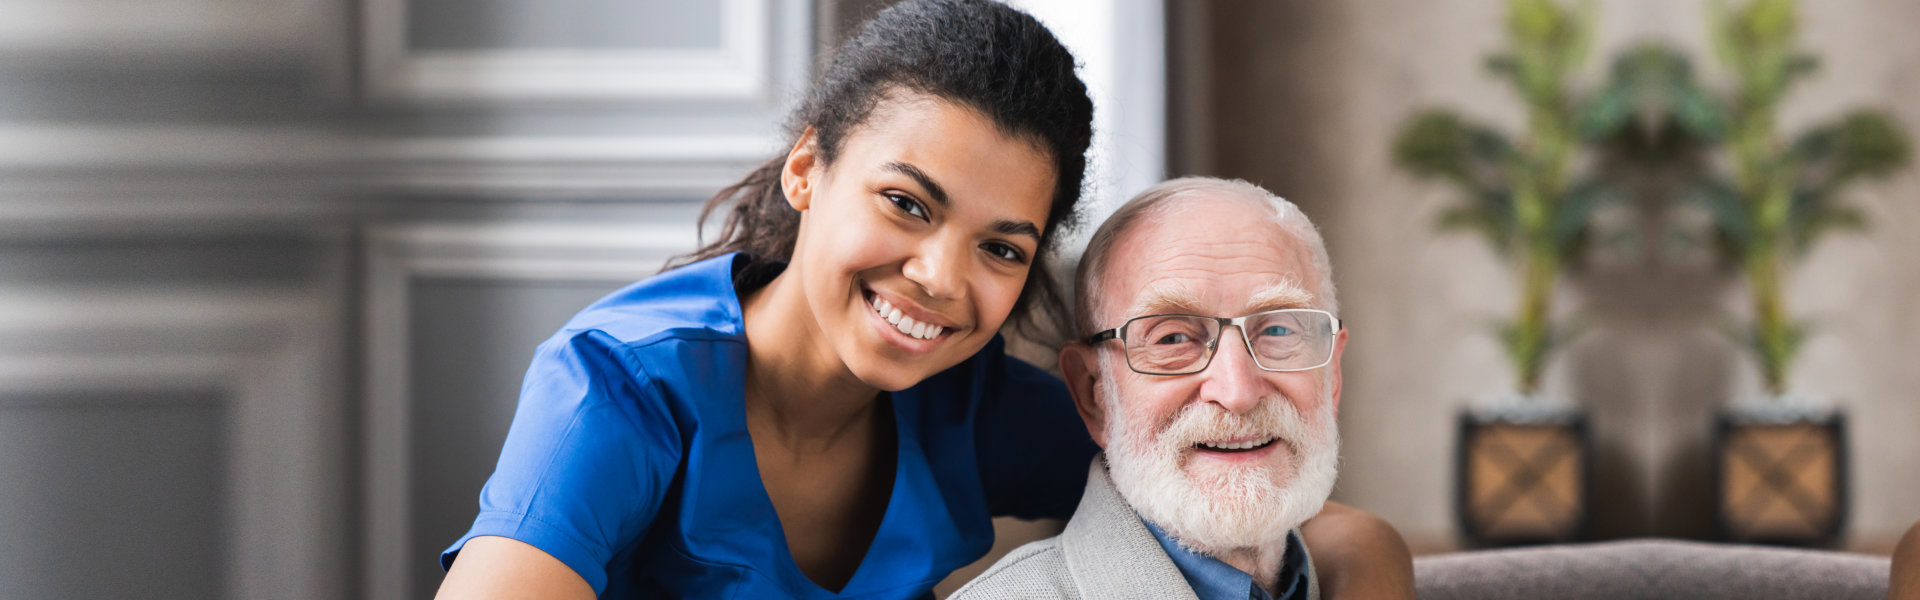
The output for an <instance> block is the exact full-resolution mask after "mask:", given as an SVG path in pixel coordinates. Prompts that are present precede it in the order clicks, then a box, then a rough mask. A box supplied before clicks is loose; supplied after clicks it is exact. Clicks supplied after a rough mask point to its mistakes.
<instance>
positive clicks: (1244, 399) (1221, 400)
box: [1200, 326, 1264, 414]
mask: <svg viewBox="0 0 1920 600" xmlns="http://www.w3.org/2000/svg"><path fill="white" fill-rule="evenodd" d="M1200 375H1201V376H1202V377H1204V378H1205V380H1204V381H1202V382H1201V384H1200V399H1201V400H1203V401H1206V402H1212V403H1214V404H1218V405H1220V407H1221V408H1224V409H1226V410H1227V412H1231V413H1233V414H1245V413H1246V412H1248V411H1251V410H1253V409H1254V408H1255V407H1258V406H1260V398H1261V397H1262V396H1263V395H1264V394H1262V383H1261V379H1260V366H1259V365H1256V364H1254V362H1253V354H1252V353H1251V352H1249V351H1248V350H1247V341H1246V338H1245V337H1243V336H1242V335H1241V334H1240V329H1239V327H1238V326H1229V327H1228V328H1226V329H1222V330H1220V342H1219V345H1218V346H1217V347H1216V348H1215V349H1214V352H1213V362H1212V363H1210V364H1208V365H1207V369H1206V370H1205V371H1201V372H1200Z"/></svg>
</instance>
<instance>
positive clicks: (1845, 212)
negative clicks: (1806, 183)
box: [1788, 191, 1867, 256]
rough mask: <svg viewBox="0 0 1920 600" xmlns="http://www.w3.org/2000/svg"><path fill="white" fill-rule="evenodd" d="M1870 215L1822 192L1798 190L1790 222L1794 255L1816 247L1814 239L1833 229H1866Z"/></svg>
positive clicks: (1799, 254) (1801, 254)
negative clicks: (1821, 193) (1801, 191)
mask: <svg viewBox="0 0 1920 600" xmlns="http://www.w3.org/2000/svg"><path fill="white" fill-rule="evenodd" d="M1866 227H1867V217H1866V215H1865V214H1863V213H1861V212H1860V211H1859V210H1858V209H1855V208H1852V207H1847V206H1837V205H1834V204H1833V203H1832V202H1831V201H1830V200H1828V199H1825V198H1821V195H1820V194H1817V193H1813V192H1810V191H1809V192H1803V193H1796V194H1794V202H1793V215H1792V218H1791V220H1790V221H1789V222H1788V228H1789V230H1788V232H1789V234H1790V235H1791V236H1792V241H1793V249H1794V255H1796V256H1804V255H1805V254H1806V253H1807V252H1808V251H1809V250H1812V249H1813V244H1814V242H1818V241H1820V238H1821V237H1822V236H1824V235H1826V234H1827V233H1829V232H1834V231H1859V230H1862V229H1866Z"/></svg>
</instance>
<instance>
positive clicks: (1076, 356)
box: [1060, 342, 1107, 449]
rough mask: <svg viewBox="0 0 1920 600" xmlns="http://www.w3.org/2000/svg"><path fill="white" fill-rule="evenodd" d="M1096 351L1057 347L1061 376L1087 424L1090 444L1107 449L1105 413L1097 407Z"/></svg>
mask: <svg viewBox="0 0 1920 600" xmlns="http://www.w3.org/2000/svg"><path fill="white" fill-rule="evenodd" d="M1098 351H1099V349H1098V348H1095V347H1093V346H1089V345H1086V344H1082V343H1080V342H1067V345H1065V346H1061V347H1060V375H1061V377H1062V378H1063V379H1066V380H1067V393H1068V394H1072V395H1073V408H1074V410H1077V411H1080V420H1081V421H1083V422H1085V423H1086V424H1087V435H1090V436H1093V443H1095V444H1099V445H1100V447H1101V448H1103V449H1104V448H1106V447H1107V412H1106V407H1104V406H1101V404H1100V390H1099V385H1100V369H1099V367H1100V364H1099V362H1100V357H1098V356H1096V355H1095V354H1094V353H1095V352H1098Z"/></svg>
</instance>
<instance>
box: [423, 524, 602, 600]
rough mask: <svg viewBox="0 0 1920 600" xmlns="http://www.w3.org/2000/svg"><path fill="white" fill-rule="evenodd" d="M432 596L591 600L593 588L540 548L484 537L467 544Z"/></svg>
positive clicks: (505, 539)
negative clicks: (438, 591)
mask: <svg viewBox="0 0 1920 600" xmlns="http://www.w3.org/2000/svg"><path fill="white" fill-rule="evenodd" d="M434 598H437V599H456V598H457V599H460V600H467V599H470V598H471V599H476V600H509V599H511V600H534V599H540V600H593V586H590V585H587V580H585V579H581V578H580V575H579V574H578V573H574V572H573V569H571V568H568V567H567V564H566V563H563V562H560V559H557V558H554V557H553V556H552V555H550V554H547V553H546V552H542V551H540V549H539V548H535V547H533V546H530V545H527V544H526V543H525V542H522V541H520V540H516V539H512V538H503V537H498V536H491V535H486V536H480V537H476V538H473V539H471V540H467V544H466V546H465V547H463V548H461V550H460V557H459V559H457V560H455V561H453V568H451V569H448V570H447V578H446V579H443V580H441V581H440V593H439V594H436V595H435V596H434Z"/></svg>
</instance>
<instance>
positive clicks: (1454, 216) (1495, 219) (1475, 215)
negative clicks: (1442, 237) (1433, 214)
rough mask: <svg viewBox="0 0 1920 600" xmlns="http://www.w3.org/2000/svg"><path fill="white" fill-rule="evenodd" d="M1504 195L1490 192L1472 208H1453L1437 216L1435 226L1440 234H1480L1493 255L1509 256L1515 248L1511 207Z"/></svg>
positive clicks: (1471, 206) (1471, 205)
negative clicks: (1444, 232) (1463, 232)
mask: <svg viewBox="0 0 1920 600" xmlns="http://www.w3.org/2000/svg"><path fill="white" fill-rule="evenodd" d="M1512 204H1513V202H1512V200H1511V197H1510V196H1509V195H1508V194H1507V193H1506V192H1505V191H1494V190H1490V191H1487V192H1485V193H1483V194H1481V195H1480V196H1479V197H1478V198H1476V201H1475V202H1474V203H1472V204H1468V205H1462V206H1453V207H1449V208H1447V209H1446V210H1444V211H1442V212H1441V213H1440V219H1439V221H1438V223H1437V224H1436V225H1437V226H1438V227H1439V228H1440V229H1442V230H1468V231H1473V232H1476V233H1479V234H1481V236H1482V237H1484V238H1486V240H1487V244H1488V245H1490V246H1492V247H1493V250H1494V252H1495V253H1497V254H1500V255H1501V256H1511V255H1512V253H1513V248H1514V235H1513V227H1514V225H1513V207H1512Z"/></svg>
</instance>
